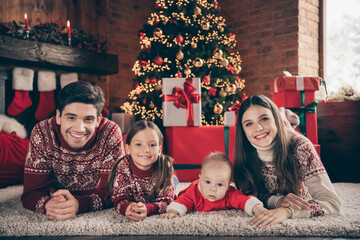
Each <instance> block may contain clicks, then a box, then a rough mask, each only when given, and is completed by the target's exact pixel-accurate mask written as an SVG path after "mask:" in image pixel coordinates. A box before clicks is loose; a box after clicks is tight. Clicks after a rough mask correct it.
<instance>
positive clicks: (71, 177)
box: [21, 117, 124, 213]
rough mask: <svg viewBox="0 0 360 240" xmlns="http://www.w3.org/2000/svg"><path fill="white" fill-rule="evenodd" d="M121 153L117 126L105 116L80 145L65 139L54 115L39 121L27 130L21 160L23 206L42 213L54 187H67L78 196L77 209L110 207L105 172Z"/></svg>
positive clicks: (120, 138) (120, 141)
mask: <svg viewBox="0 0 360 240" xmlns="http://www.w3.org/2000/svg"><path fill="white" fill-rule="evenodd" d="M122 156H124V148H123V143H122V134H121V130H120V128H119V126H118V125H117V124H115V123H114V122H112V121H110V120H108V119H106V118H102V120H101V122H100V125H99V127H98V128H97V129H96V131H95V134H94V135H93V136H92V137H91V138H90V139H89V141H88V142H87V143H86V144H85V146H84V147H82V148H80V149H74V148H71V147H70V146H69V145H68V144H67V143H66V141H65V140H64V139H63V137H62V135H61V133H60V128H59V126H58V125H57V124H56V119H55V117H53V118H50V119H47V120H44V121H41V122H40V123H38V124H37V125H36V126H35V127H34V129H33V131H32V133H31V137H30V146H29V151H28V154H27V157H26V162H25V170H24V192H23V195H22V197H21V198H22V202H23V205H24V207H25V208H27V209H30V210H33V211H36V212H39V213H45V204H46V203H47V202H48V201H49V200H50V199H51V197H50V196H51V193H53V192H55V191H57V190H58V189H67V190H69V191H70V193H71V194H72V195H73V196H74V197H75V198H76V199H77V200H78V202H79V213H82V212H88V211H96V210H100V209H103V208H107V207H110V206H111V201H109V200H106V196H107V188H106V183H107V176H108V175H109V173H110V170H111V168H112V166H113V165H114V163H115V162H116V161H117V160H118V159H120V158H121V157H122ZM109 204H110V206H109Z"/></svg>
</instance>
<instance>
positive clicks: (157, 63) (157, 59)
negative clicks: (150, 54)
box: [153, 56, 164, 65]
mask: <svg viewBox="0 0 360 240" xmlns="http://www.w3.org/2000/svg"><path fill="white" fill-rule="evenodd" d="M163 62H164V60H163V59H162V57H160V56H156V57H154V59H153V63H155V64H156V65H161V64H163Z"/></svg>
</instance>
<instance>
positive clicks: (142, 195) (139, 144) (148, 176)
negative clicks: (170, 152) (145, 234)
mask: <svg viewBox="0 0 360 240" xmlns="http://www.w3.org/2000/svg"><path fill="white" fill-rule="evenodd" d="M162 144H163V135H162V134H161V132H160V130H159V128H158V127H157V126H156V125H155V124H154V123H152V122H149V121H138V122H136V123H135V124H134V125H133V126H132V127H131V129H130V130H129V132H128V134H127V137H126V145H125V150H126V153H127V154H126V156H125V157H123V158H121V159H120V160H119V161H118V162H117V163H116V164H115V165H114V167H113V169H112V171H111V173H110V175H109V180H108V188H109V191H110V193H111V194H112V197H111V200H112V201H113V202H114V207H115V211H116V212H118V213H120V214H122V215H125V216H127V217H129V218H130V219H131V220H133V221H140V220H143V219H145V218H146V216H150V215H153V214H158V213H163V212H165V211H166V207H167V206H168V204H169V203H171V202H172V201H173V200H174V196H175V191H174V183H173V181H172V179H173V167H172V163H173V159H172V158H171V157H169V156H165V155H163V154H162Z"/></svg>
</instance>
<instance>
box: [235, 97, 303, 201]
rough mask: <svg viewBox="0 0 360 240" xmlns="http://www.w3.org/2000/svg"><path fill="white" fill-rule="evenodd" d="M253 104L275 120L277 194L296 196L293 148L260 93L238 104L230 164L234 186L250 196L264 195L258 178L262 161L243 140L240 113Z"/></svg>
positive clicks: (275, 110) (277, 114)
mask: <svg viewBox="0 0 360 240" xmlns="http://www.w3.org/2000/svg"><path fill="white" fill-rule="evenodd" d="M253 105H258V106H261V107H264V108H267V109H270V111H271V112H272V114H273V116H274V119H275V124H276V127H277V130H278V131H277V135H276V137H275V140H274V141H275V145H274V165H275V169H276V170H275V173H276V175H277V177H278V184H279V189H280V192H281V194H284V195H286V194H287V193H295V194H297V193H298V191H299V189H300V182H299V181H300V180H299V179H300V177H299V166H298V162H297V161H296V159H295V158H294V153H293V145H292V144H291V142H290V140H289V139H290V138H289V136H290V135H289V134H291V133H289V132H288V130H287V129H286V127H285V125H284V122H283V120H282V118H281V116H280V112H279V109H278V108H277V106H276V105H275V104H274V103H273V101H271V100H270V99H269V98H268V97H266V96H264V95H261V94H259V95H254V96H252V97H249V98H247V99H246V100H245V101H244V102H243V103H242V104H241V106H240V109H239V112H238V116H237V125H236V139H235V163H234V180H235V184H236V187H237V188H239V189H241V190H242V191H243V192H244V194H253V195H255V196H257V197H259V198H264V197H265V195H266V194H268V190H267V188H266V186H265V181H264V177H263V175H262V166H263V162H262V161H261V160H260V158H259V156H258V153H257V151H256V149H255V148H254V147H253V146H252V145H251V143H250V142H249V140H248V139H247V137H246V135H245V131H244V129H243V126H242V118H243V115H244V113H245V112H246V110H247V109H248V108H249V107H251V106H253Z"/></svg>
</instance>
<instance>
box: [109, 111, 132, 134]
mask: <svg viewBox="0 0 360 240" xmlns="http://www.w3.org/2000/svg"><path fill="white" fill-rule="evenodd" d="M111 120H113V121H114V122H116V124H117V125H119V127H120V129H121V132H122V133H123V134H127V132H128V131H129V129H130V127H131V126H132V125H133V123H134V121H135V119H134V115H131V114H128V113H112V114H111Z"/></svg>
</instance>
